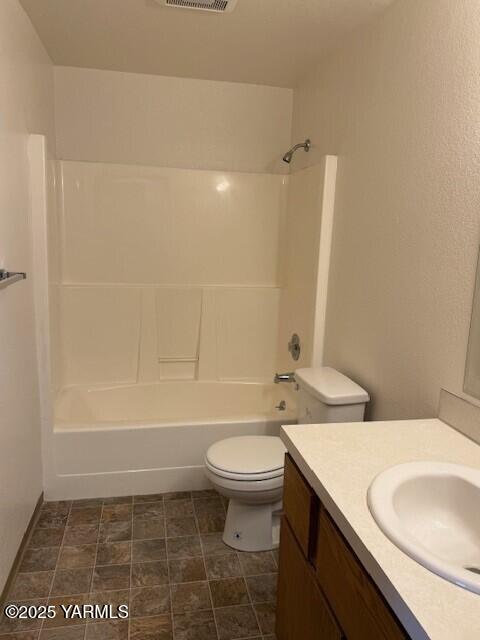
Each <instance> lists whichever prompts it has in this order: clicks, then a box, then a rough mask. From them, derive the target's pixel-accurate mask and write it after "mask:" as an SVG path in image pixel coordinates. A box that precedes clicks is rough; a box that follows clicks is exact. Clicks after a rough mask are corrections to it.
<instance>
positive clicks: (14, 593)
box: [0, 491, 277, 640]
mask: <svg viewBox="0 0 480 640" xmlns="http://www.w3.org/2000/svg"><path fill="white" fill-rule="evenodd" d="M224 506H225V505H224V502H223V501H222V499H221V498H220V497H219V496H218V494H216V493H215V492H214V491H199V492H194V493H190V492H181V493H170V494H163V495H161V494H159V495H149V496H135V497H133V498H108V499H104V500H102V499H99V500H76V501H73V502H51V503H45V504H44V505H43V506H42V509H41V512H40V516H39V519H38V522H37V524H36V527H35V529H34V531H33V533H32V535H31V538H30V541H29V544H28V548H27V550H26V552H25V554H24V557H23V559H22V562H21V564H20V567H19V571H18V574H17V575H16V577H15V580H14V582H13V585H12V589H11V592H10V594H9V602H15V603H19V602H25V603H26V604H32V605H40V604H51V605H60V604H86V603H94V604H100V605H101V604H111V605H113V606H114V607H116V606H117V605H119V604H128V605H129V611H130V616H129V619H128V620H127V621H123V620H121V621H110V622H98V621H96V622H95V621H88V622H87V623H85V621H84V620H65V618H64V616H63V613H61V610H60V609H59V610H58V614H57V617H56V618H55V619H53V620H45V621H43V622H42V621H35V620H34V621H31V622H30V621H14V620H9V619H7V618H6V617H2V618H1V620H0V640H240V639H241V640H244V639H247V638H249V639H252V640H253V639H255V640H267V639H269V640H272V639H273V638H274V635H273V633H274V621H275V592H276V582H277V557H276V554H275V553H274V552H263V553H236V552H234V551H233V550H232V549H230V548H229V547H227V546H226V545H224V544H223V542H222V540H221V531H222V530H223V524H224V520H225V508H224Z"/></svg>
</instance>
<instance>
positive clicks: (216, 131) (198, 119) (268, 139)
mask: <svg viewBox="0 0 480 640" xmlns="http://www.w3.org/2000/svg"><path fill="white" fill-rule="evenodd" d="M55 94H56V104H55V107H56V124H57V151H58V157H59V158H61V159H63V160H86V161H95V162H115V163H123V164H143V165H155V166H160V167H176V168H186V169H218V170H227V171H253V172H268V173H287V171H288V169H287V166H286V165H285V163H283V162H282V161H281V158H282V155H283V154H284V153H285V151H286V149H287V148H288V147H289V143H290V131H291V115H292V99H293V92H292V90H291V89H280V88H275V87H265V86H258V85H249V84H241V83H229V82H212V81H209V80H190V79H185V78H167V77H162V76H149V75H144V74H134V73H120V72H113V71H96V70H92V69H76V68H71V67H57V68H56V69H55Z"/></svg>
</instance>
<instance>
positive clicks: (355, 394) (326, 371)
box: [295, 367, 370, 405]
mask: <svg viewBox="0 0 480 640" xmlns="http://www.w3.org/2000/svg"><path fill="white" fill-rule="evenodd" d="M295 380H296V381H297V383H298V385H299V387H301V388H302V389H304V390H305V391H307V392H309V393H311V394H312V395H313V396H314V397H315V398H318V399H319V400H321V401H322V402H324V403H325V404H328V405H342V404H360V403H364V402H368V401H369V400H370V396H369V395H368V393H367V392H366V391H365V389H362V387H361V386H360V385H358V384H357V383H356V382H353V380H350V378H347V376H344V375H343V373H340V371H337V370H336V369H332V368H331V367H318V368H316V369H314V368H310V369H297V370H296V371H295Z"/></svg>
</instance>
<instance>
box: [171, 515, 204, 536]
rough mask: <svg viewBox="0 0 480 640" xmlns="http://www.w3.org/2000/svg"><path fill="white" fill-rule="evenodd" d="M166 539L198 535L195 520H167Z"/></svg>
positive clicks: (191, 518)
mask: <svg viewBox="0 0 480 640" xmlns="http://www.w3.org/2000/svg"><path fill="white" fill-rule="evenodd" d="M166 523H167V538H178V537H180V536H192V535H195V534H196V533H198V530H197V525H196V522H195V518H193V517H192V516H189V517H186V518H167V519H166Z"/></svg>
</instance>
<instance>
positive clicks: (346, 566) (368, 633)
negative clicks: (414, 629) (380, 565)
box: [316, 510, 408, 640]
mask: <svg viewBox="0 0 480 640" xmlns="http://www.w3.org/2000/svg"><path fill="white" fill-rule="evenodd" d="M318 530H319V534H318V544H317V560H316V565H317V578H318V581H319V583H320V585H321V587H322V590H323V592H324V593H325V595H326V597H327V598H328V602H329V603H330V606H331V607H332V609H333V611H334V613H335V615H336V617H337V619H338V620H340V623H341V625H342V628H343V629H344V630H345V633H346V634H347V636H348V638H349V640H406V638H407V637H408V636H407V634H406V632H405V631H404V630H403V628H402V627H401V626H400V623H399V622H398V621H397V619H396V618H395V616H394V614H393V613H392V612H391V611H390V609H389V607H388V605H387V604H386V602H385V601H384V599H383V597H382V595H381V594H380V592H379V590H378V589H377V587H376V585H375V584H374V582H373V580H372V579H371V578H370V576H369V575H368V573H367V572H366V570H365V569H364V568H363V566H362V565H361V563H360V561H359V560H358V558H357V557H356V556H355V554H354V552H353V551H352V550H351V549H350V548H349V546H348V544H347V542H346V541H345V540H344V539H343V537H342V534H341V533H340V532H339V531H338V529H337V527H336V525H335V524H334V522H333V520H332V519H331V518H330V516H329V515H328V514H327V512H326V511H325V510H323V511H322V512H321V514H320V525H319V527H318Z"/></svg>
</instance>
